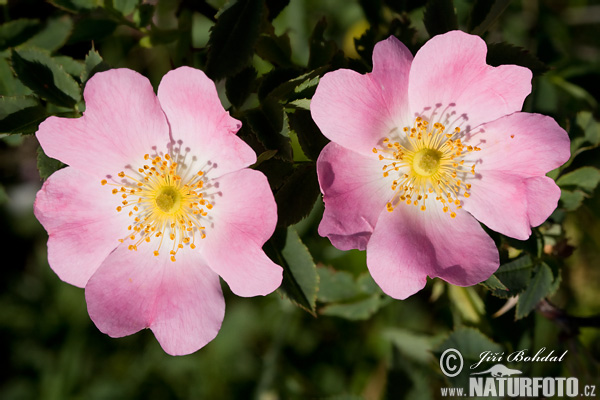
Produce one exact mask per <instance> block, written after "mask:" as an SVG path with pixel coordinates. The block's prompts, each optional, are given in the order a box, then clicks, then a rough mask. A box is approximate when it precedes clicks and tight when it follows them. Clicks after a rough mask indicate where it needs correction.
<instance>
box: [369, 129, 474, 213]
mask: <svg viewBox="0 0 600 400" xmlns="http://www.w3.org/2000/svg"><path fill="white" fill-rule="evenodd" d="M397 132H398V130H396V129H395V130H394V131H392V132H390V134H391V137H389V138H388V137H386V138H384V139H383V140H382V141H381V146H380V147H379V148H377V147H375V148H373V153H375V154H378V157H379V159H380V160H382V161H386V164H385V165H384V166H383V176H384V177H385V178H390V179H392V180H393V181H392V183H391V185H390V187H391V189H392V191H393V194H392V195H391V199H390V201H389V202H388V203H387V210H388V211H390V212H391V211H393V210H394V208H395V207H396V206H397V205H398V204H400V203H405V204H407V205H415V206H418V207H419V206H420V209H421V210H422V211H425V210H426V206H425V203H426V200H427V199H429V198H430V197H433V198H435V200H437V201H438V202H439V204H440V206H441V207H442V210H443V211H444V212H448V211H450V217H452V218H455V217H456V210H457V209H460V208H462V201H461V197H465V198H466V197H469V196H470V193H469V190H470V189H471V184H470V183H467V181H469V180H470V178H471V177H472V176H473V175H475V164H472V165H471V167H470V168H469V167H467V166H465V156H467V154H469V153H470V152H472V151H479V150H481V149H480V148H479V147H476V146H468V145H464V144H463V143H462V134H461V132H460V128H458V127H456V128H454V130H452V131H451V132H447V131H446V127H445V126H444V125H442V124H441V123H439V122H436V123H434V124H433V126H430V124H429V122H428V121H426V120H424V119H423V118H421V117H417V118H416V119H415V122H414V124H413V126H412V127H404V128H403V129H402V133H401V134H398V133H397ZM390 161H391V163H388V162H390Z"/></svg>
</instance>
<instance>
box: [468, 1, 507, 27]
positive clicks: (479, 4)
mask: <svg viewBox="0 0 600 400" xmlns="http://www.w3.org/2000/svg"><path fill="white" fill-rule="evenodd" d="M510 1H511V0H495V1H490V0H477V1H476V2H475V4H474V5H473V10H472V11H471V19H470V21H469V31H471V33H473V34H474V35H482V34H483V33H485V32H486V31H487V30H488V29H489V28H490V27H491V26H492V25H493V24H494V23H495V22H496V21H497V20H498V18H499V17H500V15H501V14H502V13H503V12H504V11H505V10H506V8H507V7H508V5H509V4H510Z"/></svg>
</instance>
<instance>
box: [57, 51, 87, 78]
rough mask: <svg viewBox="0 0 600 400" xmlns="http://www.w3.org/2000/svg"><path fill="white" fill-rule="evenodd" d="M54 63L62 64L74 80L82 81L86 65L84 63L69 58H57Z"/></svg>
mask: <svg viewBox="0 0 600 400" xmlns="http://www.w3.org/2000/svg"><path fill="white" fill-rule="evenodd" d="M53 58H54V61H56V62H57V63H58V64H60V65H61V66H62V67H63V69H64V70H65V72H66V73H68V74H69V75H71V76H72V77H73V78H76V79H80V78H81V74H83V71H84V70H85V64H84V63H83V62H82V61H79V60H75V59H73V58H71V57H69V56H55V57H53Z"/></svg>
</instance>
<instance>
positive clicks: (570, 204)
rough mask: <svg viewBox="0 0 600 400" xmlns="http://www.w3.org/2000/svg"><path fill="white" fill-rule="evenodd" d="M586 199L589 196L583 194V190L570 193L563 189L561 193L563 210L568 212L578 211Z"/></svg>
mask: <svg viewBox="0 0 600 400" xmlns="http://www.w3.org/2000/svg"><path fill="white" fill-rule="evenodd" d="M586 197H587V196H586V195H585V193H583V192H582V191H581V190H574V191H570V190H565V189H561V191H560V202H561V203H562V206H563V208H564V209H565V210H567V211H575V210H577V209H578V208H579V207H580V206H581V203H583V200H584V199H585V198H586Z"/></svg>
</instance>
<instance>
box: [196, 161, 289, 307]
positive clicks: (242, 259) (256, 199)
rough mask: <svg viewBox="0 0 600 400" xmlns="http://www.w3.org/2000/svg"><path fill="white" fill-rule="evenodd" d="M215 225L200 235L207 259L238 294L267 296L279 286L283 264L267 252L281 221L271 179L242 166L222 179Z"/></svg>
mask: <svg viewBox="0 0 600 400" xmlns="http://www.w3.org/2000/svg"><path fill="white" fill-rule="evenodd" d="M216 188H217V189H218V196H217V197H216V198H215V205H214V208H213V209H212V210H210V214H209V215H210V216H212V217H213V224H212V225H209V226H208V227H207V228H208V229H207V232H206V238H205V239H202V240H201V243H200V245H201V246H202V247H201V249H202V253H203V255H204V257H205V258H206V262H207V263H208V265H209V266H210V268H212V270H213V271H215V272H216V273H217V274H219V275H220V276H221V277H222V278H223V279H224V280H225V282H227V284H228V285H229V287H230V288H231V290H232V291H233V292H234V293H235V294H237V295H238V296H256V295H266V294H268V293H271V292H272V291H274V290H275V289H277V288H278V287H279V285H280V284H281V279H282V269H281V267H280V266H279V265H277V264H275V263H274V262H273V261H271V260H270V259H269V258H268V257H267V256H266V255H265V253H264V252H263V250H262V246H263V244H264V243H265V242H266V241H267V240H268V239H269V238H270V237H271V235H272V234H273V232H274V230H275V224H276V223H277V206H276V204H275V199H274V198H273V194H272V193H271V189H270V187H269V183H268V181H267V178H266V177H265V176H264V175H263V174H262V173H260V172H258V171H254V170H250V169H243V170H240V171H237V172H232V173H229V174H227V175H223V176H222V177H220V178H219V179H218V180H217V187H216Z"/></svg>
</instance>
